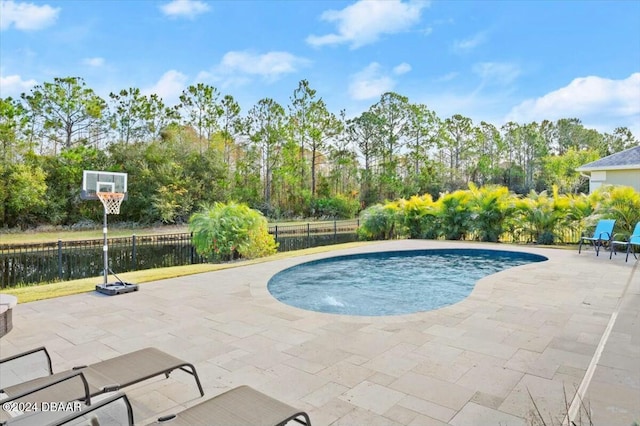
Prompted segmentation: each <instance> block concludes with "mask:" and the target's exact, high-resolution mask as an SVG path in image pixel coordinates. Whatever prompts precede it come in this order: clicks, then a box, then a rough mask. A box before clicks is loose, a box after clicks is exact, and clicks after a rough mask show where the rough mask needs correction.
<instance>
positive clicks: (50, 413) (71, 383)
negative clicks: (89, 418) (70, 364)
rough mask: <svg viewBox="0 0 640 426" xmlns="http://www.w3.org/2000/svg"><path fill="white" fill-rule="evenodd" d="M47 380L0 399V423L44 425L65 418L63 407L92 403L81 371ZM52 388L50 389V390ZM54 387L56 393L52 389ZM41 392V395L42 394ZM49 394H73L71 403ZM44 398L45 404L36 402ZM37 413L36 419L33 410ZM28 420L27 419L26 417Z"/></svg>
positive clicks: (76, 407) (81, 406) (5, 425)
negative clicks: (0, 407) (0, 403)
mask: <svg viewBox="0 0 640 426" xmlns="http://www.w3.org/2000/svg"><path fill="white" fill-rule="evenodd" d="M49 379H50V380H49V381H48V382H47V383H43V384H42V385H40V386H37V387H34V388H32V389H30V390H27V391H25V392H22V393H18V394H14V395H13V396H11V397H9V398H4V399H2V400H1V402H2V409H0V426H7V425H11V426H19V425H29V424H45V423H50V422H52V421H54V420H56V419H59V418H62V417H64V416H65V415H66V414H68V413H65V412H64V410H65V409H66V408H69V407H71V408H72V409H75V410H76V411H78V410H79V409H82V408H83V407H89V406H91V396H90V395H89V384H88V383H87V380H86V379H85V378H84V375H83V374H82V371H70V372H68V374H67V375H64V374H62V375H58V376H55V375H54V376H49ZM51 388H53V389H51ZM52 390H55V392H53V393H52V392H51V391H52ZM43 392H44V395H45V396H44V398H43V395H42V393H43ZM52 395H63V396H66V395H74V398H73V399H74V400H76V401H74V402H72V403H69V402H68V401H62V400H51V399H50V398H51V396H52ZM45 398H46V399H47V401H46V406H43V404H42V403H39V402H37V401H43V399H45ZM38 412H40V413H42V414H39V415H37V421H36V420H35V416H34V414H32V413H38ZM29 419H30V420H29Z"/></svg>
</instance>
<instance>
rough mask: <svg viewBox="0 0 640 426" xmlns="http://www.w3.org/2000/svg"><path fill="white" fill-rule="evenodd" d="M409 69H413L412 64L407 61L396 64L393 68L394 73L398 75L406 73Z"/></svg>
mask: <svg viewBox="0 0 640 426" xmlns="http://www.w3.org/2000/svg"><path fill="white" fill-rule="evenodd" d="M409 71H411V65H409V64H408V63H406V62H403V63H401V64H400V65H396V66H395V67H394V68H393V73H394V74H396V75H402V74H406V73H408V72H409Z"/></svg>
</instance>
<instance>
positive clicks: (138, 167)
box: [0, 77, 638, 228]
mask: <svg viewBox="0 0 640 426" xmlns="http://www.w3.org/2000/svg"><path fill="white" fill-rule="evenodd" d="M637 144H638V140H637V139H636V138H635V137H634V135H633V134H632V133H631V131H630V130H629V129H628V128H625V127H620V128H617V129H615V130H614V131H613V132H612V133H604V134H603V133H600V132H598V131H596V130H593V129H588V128H585V127H584V126H583V125H582V123H581V122H580V120H578V119H576V118H566V119H560V120H557V121H555V122H554V121H549V120H544V121H542V122H540V123H537V122H532V123H524V124H523V123H515V122H509V123H506V124H504V125H503V126H500V127H497V126H495V125H493V124H491V123H487V122H484V121H483V122H480V123H474V122H473V121H472V120H471V119H470V118H468V117H465V116H462V115H460V114H456V115H453V116H451V117H447V118H440V117H438V116H437V114H436V113H435V112H434V111H433V110H430V109H429V107H428V106H427V105H424V104H418V103H413V102H410V101H409V98H407V97H405V96H403V95H400V94H398V93H394V92H388V93H384V94H383V95H381V97H380V99H379V100H378V101H377V102H376V103H375V104H373V105H371V106H370V108H369V109H367V110H366V111H364V112H362V113H360V114H359V115H357V116H354V117H348V116H347V114H346V112H345V111H341V112H340V113H338V114H336V113H333V112H331V111H329V109H328V108H327V106H326V104H325V102H324V101H323V99H322V97H320V96H319V94H318V93H317V92H316V90H315V89H313V88H312V87H311V85H310V84H309V82H308V81H306V80H302V81H300V82H299V83H298V87H297V88H295V90H293V92H292V94H291V96H290V98H289V103H288V105H280V104H279V103H278V102H276V101H275V100H274V99H271V98H263V99H261V100H259V101H258V102H257V103H256V104H255V105H253V106H252V107H251V108H250V109H249V110H248V111H246V112H243V111H241V108H240V105H239V104H238V103H237V102H236V100H235V99H234V98H233V96H231V95H228V94H226V95H222V94H221V93H220V92H219V90H218V89H216V88H215V87H213V86H210V85H206V84H196V85H192V86H189V87H187V88H186V89H185V90H184V91H183V92H182V94H181V96H180V98H179V103H178V104H177V105H167V104H165V103H164V101H163V100H162V98H161V97H159V96H158V95H156V94H148V95H147V94H144V93H142V91H141V90H140V89H138V88H128V89H123V90H120V91H119V92H113V93H110V94H109V97H108V99H103V98H101V97H100V96H98V95H97V94H96V93H95V92H94V90H93V89H91V88H90V87H88V86H87V84H86V83H85V81H84V80H83V79H82V78H80V77H65V78H55V79H54V80H53V81H52V82H45V83H43V84H41V85H37V86H35V87H33V88H32V89H31V90H30V91H29V93H23V94H22V95H21V97H20V98H19V99H13V98H11V97H8V98H0V227H3V228H6V227H15V226H20V227H28V226H34V225H41V224H51V225H72V224H75V223H77V222H79V221H81V220H83V219H90V220H99V219H100V217H101V214H102V206H101V205H100V204H99V203H97V202H82V201H81V200H80V199H79V192H80V186H81V181H82V171H83V170H110V171H118V172H126V173H128V174H129V188H128V192H129V197H128V200H127V201H125V202H124V204H123V206H122V209H121V215H120V216H116V217H113V220H120V221H130V222H136V223H141V224H149V223H158V222H162V223H184V222H186V221H187V220H188V218H189V216H190V215H191V214H192V213H193V212H194V211H196V210H198V208H199V206H200V205H203V204H205V205H211V204H213V203H215V202H226V201H236V202H240V203H247V204H248V205H249V206H251V207H252V208H256V209H259V210H260V211H262V212H263V213H265V214H266V215H267V216H268V217H272V218H288V217H313V216H316V217H353V216H354V215H355V214H356V213H357V212H358V211H360V210H362V209H364V208H366V207H368V206H370V205H373V204H375V203H378V202H382V201H384V200H393V199H397V198H409V197H411V196H413V195H416V194H431V195H432V196H433V197H434V198H437V197H438V196H439V194H441V193H444V192H451V191H455V190H457V189H460V188H467V187H468V185H469V184H470V183H472V184H475V185H478V186H482V185H487V184H496V185H504V186H506V187H508V188H509V189H510V190H511V191H514V192H515V193H521V194H522V193H527V192H529V191H530V190H536V191H542V190H546V189H550V188H551V187H552V185H557V187H558V189H559V191H560V192H562V193H579V192H581V191H584V190H585V189H586V188H587V186H586V179H585V178H584V177H582V176H580V175H579V174H578V173H576V172H575V170H574V169H575V168H576V167H578V166H580V165H582V164H585V163H588V162H590V161H593V160H595V159H598V158H600V157H602V156H606V155H609V154H612V153H615V152H619V151H621V150H623V149H626V148H629V147H632V146H635V145H637Z"/></svg>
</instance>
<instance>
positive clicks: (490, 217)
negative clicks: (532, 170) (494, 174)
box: [469, 183, 515, 243]
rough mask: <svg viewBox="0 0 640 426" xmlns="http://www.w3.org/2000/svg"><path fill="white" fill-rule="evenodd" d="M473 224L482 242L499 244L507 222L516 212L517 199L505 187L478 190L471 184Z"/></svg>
mask: <svg viewBox="0 0 640 426" xmlns="http://www.w3.org/2000/svg"><path fill="white" fill-rule="evenodd" d="M469 191H470V192H471V200H470V205H471V211H472V213H471V224H472V229H473V231H474V232H475V233H476V236H477V238H478V239H479V240H480V241H490V242H494V243H495V242H498V241H499V239H500V235H502V233H503V232H504V231H505V221H506V220H507V219H508V218H509V217H511V216H512V215H513V213H514V211H515V198H514V196H513V195H512V194H510V193H509V189H508V188H507V187H505V186H494V185H487V186H484V187H481V188H478V187H477V186H475V185H474V184H473V183H471V184H469Z"/></svg>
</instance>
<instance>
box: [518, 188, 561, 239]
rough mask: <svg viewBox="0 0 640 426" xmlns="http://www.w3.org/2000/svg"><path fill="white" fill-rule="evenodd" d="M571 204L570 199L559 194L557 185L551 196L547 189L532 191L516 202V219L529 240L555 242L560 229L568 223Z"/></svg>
mask: <svg viewBox="0 0 640 426" xmlns="http://www.w3.org/2000/svg"><path fill="white" fill-rule="evenodd" d="M569 206H570V203H569V199H568V198H567V197H566V196H564V195H559V194H558V191H557V188H556V187H554V190H553V194H552V195H551V196H549V194H548V193H547V191H542V192H540V193H536V192H535V191H531V192H530V193H529V194H528V196H527V197H525V198H521V199H519V200H518V201H517V202H516V214H515V220H516V221H517V222H519V224H520V227H521V230H522V232H523V233H524V235H525V236H527V237H528V239H529V241H535V242H537V243H538V244H553V242H554V241H555V240H556V239H558V236H559V235H560V231H561V230H564V229H565V227H564V226H563V225H565V224H566V217H567V211H568V210H569Z"/></svg>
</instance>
